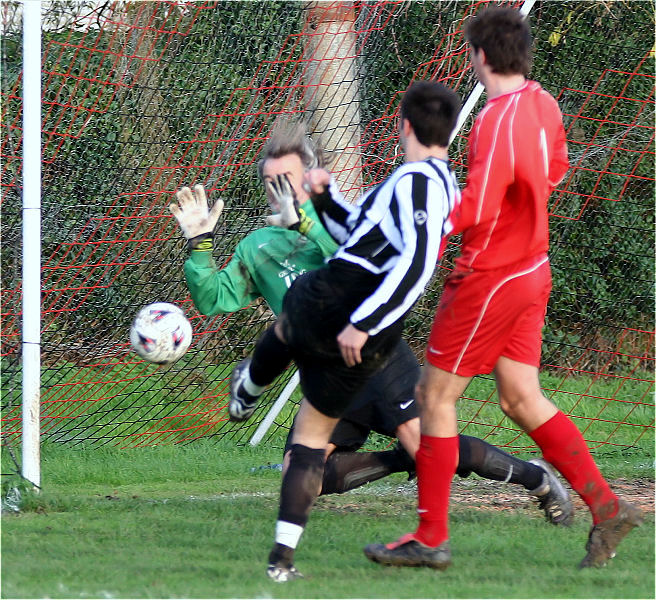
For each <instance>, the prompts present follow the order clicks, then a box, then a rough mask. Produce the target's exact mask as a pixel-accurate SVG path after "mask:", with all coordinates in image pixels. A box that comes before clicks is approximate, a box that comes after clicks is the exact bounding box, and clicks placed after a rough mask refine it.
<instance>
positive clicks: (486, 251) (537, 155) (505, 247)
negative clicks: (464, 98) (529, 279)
mask: <svg viewBox="0 0 656 600" xmlns="http://www.w3.org/2000/svg"><path fill="white" fill-rule="evenodd" d="M568 168H569V164H568V161H567V144H566V142H565V130H564V128H563V122H562V116H561V113H560V109H559V108H558V104H557V102H556V100H555V99H554V98H553V96H551V95H550V94H549V93H548V92H546V91H545V90H543V89H542V87H541V86H540V84H539V83H537V82H535V81H526V83H525V84H524V85H523V86H522V87H521V88H520V89H518V90H516V91H514V92H510V93H507V94H504V95H502V96H497V97H496V98H493V99H492V100H490V101H488V103H487V104H486V105H485V107H484V108H483V110H482V111H481V112H480V113H479V115H478V116H477V117H476V120H475V122H474V128H473V130H472V133H471V136H470V138H469V154H468V173H467V180H466V184H465V188H464V190H463V192H462V200H461V203H460V206H459V207H458V208H456V209H455V213H452V217H451V220H452V224H453V226H454V229H453V231H452V233H451V235H455V234H457V233H460V232H463V235H462V249H461V255H460V256H459V257H458V258H457V259H456V269H459V270H485V269H496V268H499V267H503V266H505V265H509V264H511V263H514V262H517V261H520V260H523V259H525V258H529V257H531V256H535V255H537V254H540V253H544V252H546V251H547V249H548V247H549V223H548V221H549V218H548V211H547V199H548V197H549V194H550V193H551V191H552V190H553V189H554V187H555V186H556V185H557V184H558V183H559V182H560V181H561V180H562V178H563V177H564V176H565V173H566V172H567V169H568Z"/></svg>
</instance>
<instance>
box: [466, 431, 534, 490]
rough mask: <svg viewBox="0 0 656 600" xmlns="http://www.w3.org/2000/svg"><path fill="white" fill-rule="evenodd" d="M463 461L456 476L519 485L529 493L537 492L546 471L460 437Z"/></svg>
mask: <svg viewBox="0 0 656 600" xmlns="http://www.w3.org/2000/svg"><path fill="white" fill-rule="evenodd" d="M458 437H459V441H460V458H459V460H458V469H457V471H456V473H457V474H458V475H460V477H467V476H468V475H469V474H470V473H472V472H474V473H476V474H477V475H480V476H481V477H485V478H486V479H493V480H495V481H508V482H509V483H519V484H521V485H523V486H524V487H525V488H526V489H527V490H534V489H536V488H537V487H538V486H539V485H540V484H541V483H542V478H543V477H544V471H543V470H542V469H541V468H540V467H538V466H537V465H534V464H533V463H530V462H526V461H525V460H521V459H520V458H516V457H514V456H512V455H511V454H508V453H507V452H504V451H503V450H500V449H499V448H497V447H496V446H493V445H492V444H488V443H487V442H484V441H483V440H481V439H479V438H475V437H471V436H469V435H460V436H458Z"/></svg>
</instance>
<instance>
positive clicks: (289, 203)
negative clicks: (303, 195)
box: [264, 173, 314, 235]
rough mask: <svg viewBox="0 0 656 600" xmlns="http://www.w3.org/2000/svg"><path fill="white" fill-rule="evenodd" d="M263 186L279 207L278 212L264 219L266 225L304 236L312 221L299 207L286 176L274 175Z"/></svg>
mask: <svg viewBox="0 0 656 600" xmlns="http://www.w3.org/2000/svg"><path fill="white" fill-rule="evenodd" d="M264 185H265V186H266V188H267V192H268V193H269V195H270V197H271V199H272V200H273V201H274V203H275V204H277V205H278V207H279V212H277V213H276V214H274V215H269V216H268V217H267V218H266V221H267V223H268V224H269V225H273V226H274V227H283V228H285V229H295V230H297V231H299V232H300V233H302V234H303V235H306V234H307V232H308V231H309V230H310V228H311V227H312V225H313V224H314V221H312V219H310V218H309V217H308V216H307V215H306V214H305V211H304V210H303V209H302V208H300V207H299V205H298V200H297V199H296V192H295V191H294V188H293V187H292V184H291V183H290V181H289V178H288V177H287V175H286V174H284V173H283V174H282V175H276V176H275V177H274V178H273V179H267V180H266V182H265V183H264Z"/></svg>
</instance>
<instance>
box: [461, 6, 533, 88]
mask: <svg viewBox="0 0 656 600" xmlns="http://www.w3.org/2000/svg"><path fill="white" fill-rule="evenodd" d="M464 32H465V39H466V40H467V41H468V42H469V43H470V44H471V46H472V47H473V48H474V50H479V49H481V48H482V49H483V52H485V57H486V59H487V62H488V64H489V65H490V67H491V69H492V72H493V73H499V74H501V75H511V74H521V75H524V77H527V76H528V74H529V71H530V70H531V64H532V61H533V37H532V36H531V28H530V26H529V24H528V22H527V20H526V19H525V18H524V17H523V16H522V15H521V14H520V12H519V11H517V10H515V9H513V8H504V7H490V8H486V9H484V10H482V11H481V12H479V13H478V14H477V15H475V16H474V17H472V18H471V19H469V20H468V21H466V22H465V27H464Z"/></svg>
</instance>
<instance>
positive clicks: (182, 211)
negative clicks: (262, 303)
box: [169, 185, 259, 315]
mask: <svg viewBox="0 0 656 600" xmlns="http://www.w3.org/2000/svg"><path fill="white" fill-rule="evenodd" d="M176 198H177V200H178V203H177V204H176V203H171V204H170V205H169V210H170V211H171V213H172V214H173V216H174V217H175V218H176V220H177V222H178V224H179V225H180V229H181V230H182V234H183V235H184V237H185V238H186V239H187V244H188V246H189V249H190V255H189V258H188V259H187V260H186V261H185V265H184V273H185V279H186V281H187V287H188V288H189V292H190V294H191V298H192V300H193V301H194V305H195V306H196V308H197V309H198V311H199V312H200V313H201V314H204V315H217V314H221V313H226V312H233V311H235V310H239V309H240V308H243V307H244V306H247V305H248V304H250V303H251V302H252V301H253V300H255V299H256V298H257V297H258V296H259V292H258V291H257V290H256V289H255V286H254V285H253V284H252V282H251V280H250V277H249V276H248V271H247V270H246V269H245V268H244V267H243V265H242V262H241V258H240V256H239V252H238V248H239V247H238V248H237V251H235V256H234V257H233V258H232V260H231V261H230V262H229V263H228V264H227V265H226V266H225V267H224V268H223V269H219V268H218V267H217V265H216V263H215V262H214V258H213V256H212V250H213V246H214V244H213V232H214V228H215V227H216V223H217V222H218V220H219V217H220V215H221V212H222V210H223V204H224V203H223V200H221V199H219V200H217V201H216V202H215V203H214V206H212V208H211V209H210V208H209V206H208V202H207V195H206V193H205V188H203V186H202V185H196V186H194V189H193V192H192V190H191V189H189V188H188V187H183V188H181V189H180V190H178V191H177V192H176Z"/></svg>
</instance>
